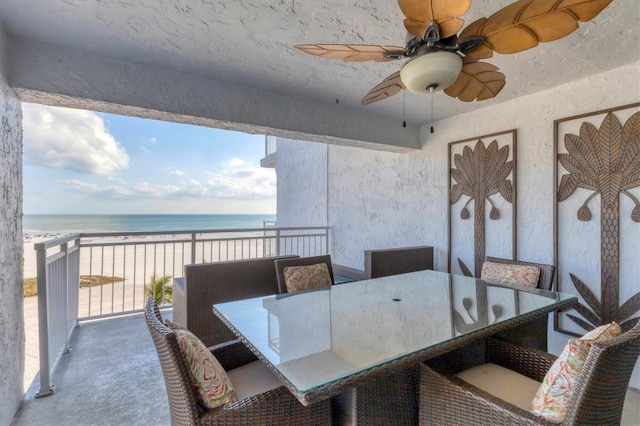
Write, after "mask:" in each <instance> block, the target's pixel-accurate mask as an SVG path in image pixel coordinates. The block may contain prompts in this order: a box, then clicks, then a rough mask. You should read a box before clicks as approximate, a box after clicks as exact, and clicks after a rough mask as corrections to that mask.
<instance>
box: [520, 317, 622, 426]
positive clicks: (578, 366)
mask: <svg viewBox="0 0 640 426" xmlns="http://www.w3.org/2000/svg"><path fill="white" fill-rule="evenodd" d="M621 333H622V330H621V329H620V326H619V325H618V324H616V323H615V322H612V323H611V324H606V325H601V326H600V327H597V328H595V329H593V330H591V331H590V332H588V333H587V334H585V335H584V336H582V337H581V338H579V339H571V340H569V342H568V343H567V346H565V348H564V350H563V351H562V353H561V354H560V356H559V357H558V359H556V361H555V362H554V363H553V365H552V366H551V368H550V369H549V371H548V372H547V374H546V376H545V377H544V380H543V381H542V384H541V385H540V389H538V391H537V393H536V395H535V397H534V399H533V401H532V405H533V410H532V411H531V412H532V413H533V414H535V415H538V416H540V417H542V418H544V419H546V420H548V421H550V422H554V423H562V422H563V421H564V418H565V416H566V413H567V407H568V405H569V401H570V400H571V396H572V395H573V389H574V387H575V382H576V381H577V379H578V377H579V376H580V372H581V371H582V366H583V365H584V362H585V361H586V360H587V356H588V355H589V349H590V348H591V345H592V344H593V343H595V342H602V341H605V340H607V339H610V338H612V337H616V336H619V335H620V334H621Z"/></svg>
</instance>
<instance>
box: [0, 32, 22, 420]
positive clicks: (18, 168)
mask: <svg viewBox="0 0 640 426" xmlns="http://www.w3.org/2000/svg"><path fill="white" fill-rule="evenodd" d="M6 57H7V55H6V39H5V38H4V33H3V31H2V27H1V26H0V395H1V396H0V424H2V425H6V424H10V423H11V420H12V419H13V416H14V414H15V412H16V411H17V410H18V408H19V407H20V404H21V402H22V399H23V387H22V376H23V374H24V316H23V290H22V268H23V265H22V262H23V248H22V109H21V106H20V101H19V100H18V98H17V97H16V95H15V93H14V92H13V91H12V90H11V89H10V88H9V86H8V84H7V79H6V72H5V70H6V65H7V59H6Z"/></svg>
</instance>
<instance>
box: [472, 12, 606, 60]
mask: <svg viewBox="0 0 640 426" xmlns="http://www.w3.org/2000/svg"><path fill="white" fill-rule="evenodd" d="M611 1H612V0H565V1H555V0H554V1H552V0H520V1H517V2H515V3H513V4H511V5H509V6H507V7H505V8H503V9H501V10H499V11H498V12H496V13H494V14H493V15H491V16H490V17H489V18H482V19H480V20H478V21H475V22H473V23H472V24H471V25H469V26H468V27H467V28H465V29H464V30H463V31H462V33H461V34H460V38H467V37H471V36H483V37H485V43H483V44H482V45H481V46H480V47H478V48H477V49H474V50H471V51H469V52H468V55H469V56H471V57H474V58H478V59H480V58H488V57H491V54H490V50H495V51H496V52H498V53H501V54H511V53H517V52H522V51H524V50H527V49H531V48H532V47H536V46H537V45H538V44H539V43H541V42H550V41H554V40H558V39H560V38H562V37H565V36H567V35H569V34H571V33H572V32H573V31H575V30H576V29H577V28H578V22H586V21H590V20H591V19H593V18H594V17H596V16H597V15H598V14H599V13H600V12H601V11H602V10H603V9H604V8H605V7H607V5H609V3H611ZM487 55H488V56H487Z"/></svg>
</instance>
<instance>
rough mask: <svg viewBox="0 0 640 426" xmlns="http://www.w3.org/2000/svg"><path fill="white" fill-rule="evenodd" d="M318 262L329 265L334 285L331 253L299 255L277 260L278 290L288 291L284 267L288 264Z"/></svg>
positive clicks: (298, 264) (304, 264)
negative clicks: (308, 255)
mask: <svg viewBox="0 0 640 426" xmlns="http://www.w3.org/2000/svg"><path fill="white" fill-rule="evenodd" d="M318 263H324V264H326V265H327V269H328V270H329V275H330V276H331V284H332V285H333V283H334V279H333V268H332V266H331V255H329V254H325V255H322V256H310V257H298V258H293V259H279V260H276V261H275V265H276V276H277V279H278V290H279V292H280V293H286V292H287V284H286V282H285V279H284V268H286V267H288V266H308V265H317V264H318Z"/></svg>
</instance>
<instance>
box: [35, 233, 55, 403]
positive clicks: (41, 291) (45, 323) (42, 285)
mask: <svg viewBox="0 0 640 426" xmlns="http://www.w3.org/2000/svg"><path fill="white" fill-rule="evenodd" d="M34 249H35V250H36V263H37V271H38V337H39V340H40V390H39V391H38V393H37V394H36V397H41V396H48V395H51V394H53V390H54V386H53V385H52V384H51V378H50V376H49V375H50V367H49V312H48V303H47V301H48V299H47V249H46V248H45V245H44V243H38V244H35V245H34Z"/></svg>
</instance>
